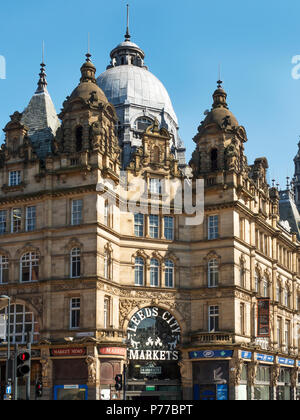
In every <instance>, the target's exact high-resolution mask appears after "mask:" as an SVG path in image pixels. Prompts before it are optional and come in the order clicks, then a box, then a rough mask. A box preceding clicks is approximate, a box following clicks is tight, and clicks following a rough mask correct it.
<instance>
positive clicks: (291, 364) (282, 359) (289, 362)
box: [278, 357, 295, 366]
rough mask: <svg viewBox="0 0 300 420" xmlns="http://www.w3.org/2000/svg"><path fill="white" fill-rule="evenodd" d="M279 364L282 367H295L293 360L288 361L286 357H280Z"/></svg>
mask: <svg viewBox="0 0 300 420" xmlns="http://www.w3.org/2000/svg"><path fill="white" fill-rule="evenodd" d="M278 363H279V364H281V365H289V366H294V364H295V361H294V360H293V359H286V358H285V357H279V358H278Z"/></svg>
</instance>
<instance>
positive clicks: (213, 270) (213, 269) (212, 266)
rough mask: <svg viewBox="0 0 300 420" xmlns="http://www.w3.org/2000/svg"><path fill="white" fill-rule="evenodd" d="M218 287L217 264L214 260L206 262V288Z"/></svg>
mask: <svg viewBox="0 0 300 420" xmlns="http://www.w3.org/2000/svg"><path fill="white" fill-rule="evenodd" d="M218 285H219V264H218V261H217V260H216V259H213V260H210V261H209V262H208V287H218Z"/></svg>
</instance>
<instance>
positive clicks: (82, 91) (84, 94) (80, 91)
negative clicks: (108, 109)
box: [69, 82, 108, 103]
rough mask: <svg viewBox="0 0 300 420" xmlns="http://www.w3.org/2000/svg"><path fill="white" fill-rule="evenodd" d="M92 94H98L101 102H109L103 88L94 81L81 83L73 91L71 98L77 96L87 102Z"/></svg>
mask: <svg viewBox="0 0 300 420" xmlns="http://www.w3.org/2000/svg"><path fill="white" fill-rule="evenodd" d="M92 96H94V97H96V96H97V98H98V101H99V102H102V103H108V100H107V97H106V96H105V94H104V92H103V90H101V89H100V88H99V86H98V85H97V84H95V83H92V82H82V83H80V84H79V85H78V86H77V87H76V88H75V89H74V90H73V92H72V93H71V96H70V98H69V100H70V101H72V100H73V99H75V98H81V99H83V100H84V101H86V102H87V101H89V100H90V99H91V97H92Z"/></svg>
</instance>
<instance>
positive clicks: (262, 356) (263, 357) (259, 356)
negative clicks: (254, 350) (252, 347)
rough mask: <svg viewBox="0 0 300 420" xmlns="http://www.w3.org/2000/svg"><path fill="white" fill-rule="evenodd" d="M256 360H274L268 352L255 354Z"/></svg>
mask: <svg viewBox="0 0 300 420" xmlns="http://www.w3.org/2000/svg"><path fill="white" fill-rule="evenodd" d="M256 360H259V361H261V362H274V356H270V355H268V354H259V353H258V354H257V355H256Z"/></svg>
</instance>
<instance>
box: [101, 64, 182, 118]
mask: <svg viewBox="0 0 300 420" xmlns="http://www.w3.org/2000/svg"><path fill="white" fill-rule="evenodd" d="M97 83H98V86H99V87H100V88H101V89H102V90H103V92H104V93H105V95H106V97H107V99H108V101H109V102H110V103H112V104H113V105H115V106H117V105H120V104H124V103H126V102H128V103H130V104H135V105H140V106H143V107H149V108H155V109H160V110H164V112H166V113H168V114H169V115H170V116H171V118H172V119H173V121H175V123H176V124H178V122H177V117H176V114H175V112H174V109H173V105H172V102H171V99H170V97H169V94H168V92H167V90H166V88H165V87H164V85H163V84H162V83H161V82H160V80H158V79H157V77H155V76H154V75H153V74H152V73H151V72H150V71H149V70H147V69H146V68H144V67H139V66H136V65H118V66H116V67H111V68H108V70H106V71H105V72H104V73H102V74H101V75H100V76H99V77H98V79H97Z"/></svg>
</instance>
